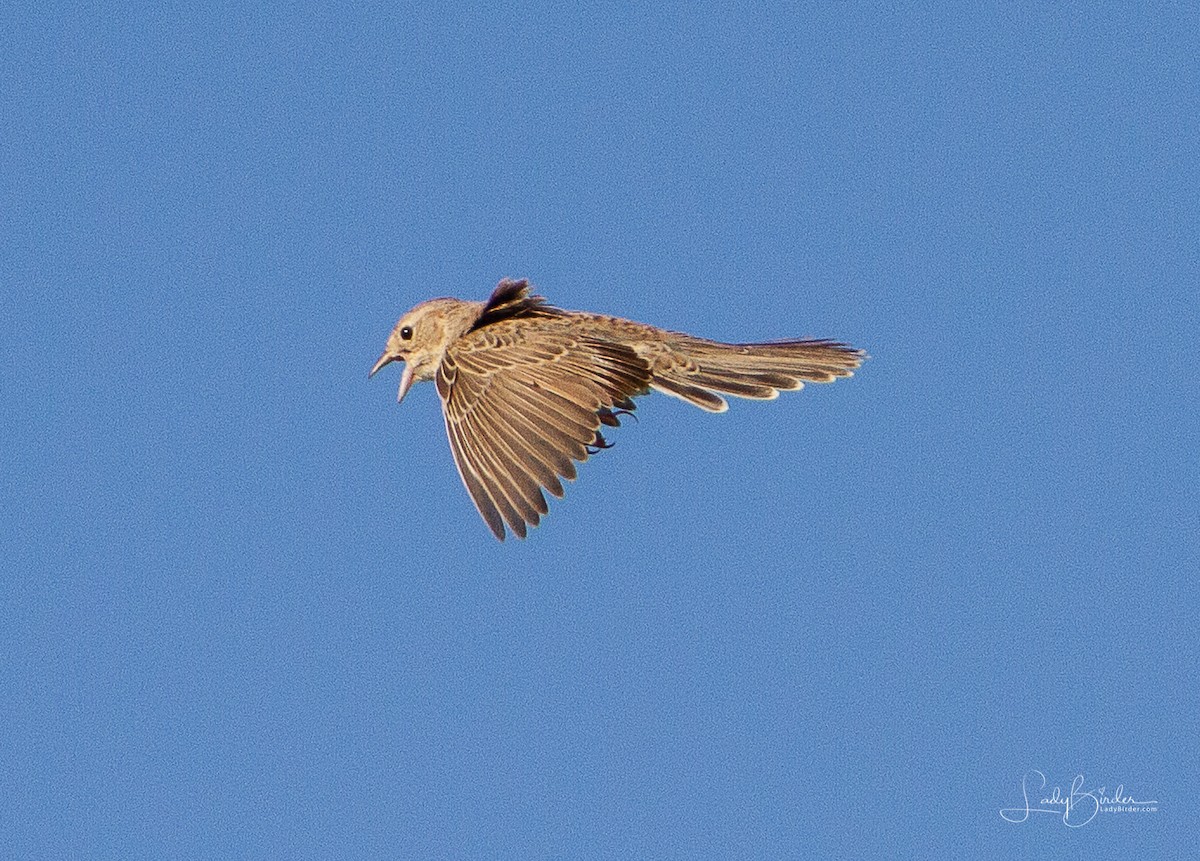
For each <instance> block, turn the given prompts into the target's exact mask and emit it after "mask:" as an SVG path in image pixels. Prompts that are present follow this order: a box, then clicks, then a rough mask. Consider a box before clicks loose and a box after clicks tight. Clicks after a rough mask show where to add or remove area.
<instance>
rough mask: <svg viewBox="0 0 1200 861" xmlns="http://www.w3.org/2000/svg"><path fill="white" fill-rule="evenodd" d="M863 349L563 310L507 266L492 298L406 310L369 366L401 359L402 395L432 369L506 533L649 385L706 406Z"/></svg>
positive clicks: (833, 369) (832, 366) (781, 386)
mask: <svg viewBox="0 0 1200 861" xmlns="http://www.w3.org/2000/svg"><path fill="white" fill-rule="evenodd" d="M865 357H866V356H865V354H864V353H863V352H862V351H861V350H855V349H853V348H852V347H848V346H846V345H844V344H838V343H835V342H832V341H775V342H771V343H765V344H723V343H720V342H717V341H706V340H704V339H703V338H694V337H692V336H691V335H685V334H682V333H680V332H668V331H666V330H665V329H658V328H656V327H654V326H648V325H646V324H644V323H635V322H633V321H632V320H623V319H621V318H619V317H606V316H603V315H601V314H589V313H586V312H583V311H565V310H563V309H561V308H555V307H553V306H551V305H547V304H545V300H544V299H542V297H540V296H533V295H530V292H529V283H528V282H527V281H525V280H520V281H515V280H511V279H505V280H503V281H501V282H500V284H499V285H498V286H497V287H496V289H495V290H494V291H493V292H492V295H491V297H490V298H489V299H488V301H487V302H464V301H461V300H458V299H431V300H430V301H428V302H423V303H421V304H420V305H418V306H417V307H415V308H413V309H412V310H411V311H409V312H408V313H407V314H405V315H404V316H403V317H401V318H400V321H399V322H398V323H396V328H395V329H394V330H393V331H392V334H391V336H390V337H389V338H388V342H387V347H386V349H384V351H383V355H382V356H380V357H379V361H378V362H376V363H375V367H373V368H372V369H371V375H372V376H373V375H374V374H375V372H376V371H378V370H379V369H380V368H382V367H383V366H384V365H387V364H390V363H391V362H395V361H397V360H403V361H404V363H405V366H404V373H403V374H402V376H401V378H400V391H399V393H398V395H397V401H400V400H403V399H404V395H405V394H406V393H407V392H408V390H409V388H410V387H411V386H412V384H413V383H414V382H419V381H423V380H436V381H437V390H438V394H439V395H440V396H441V399H442V412H443V415H444V418H445V420H446V433H447V435H448V436H449V438H450V449H451V451H452V452H453V453H454V462H455V464H456V465H457V466H458V473H459V475H460V476H461V477H462V480H463V484H464V485H466V488H467V492H468V493H470V494H471V498H472V499H473V500H474V502H475V507H476V508H478V509H479V513H480V514H481V515H482V516H483V519H484V521H486V522H487V525H488V527H489V528H490V529H491V530H492V532H493V533H494V534H495V536H496V537H497V538H499V539H500V540H501V541H503V540H504V536H505V531H504V527H505V524H507V526H508V528H509V529H511V530H512V531H513V532H514V533H515V534H516V535H518V536H520V537H521V538H524V537H525V534H526V531H527V527H528V526H537V524H538V522H539V521H540V519H541V516H542V515H543V514H545V513H546V510H547V508H546V498H545V496H544V495H543V493H542V491H543V490H548V491H550V493H552V494H553V495H554V496H558V497H561V496H562V495H563V486H562V481H561V479H564V478H565V479H567V480H573V479H574V478H575V461H579V462H582V461H585V460H587V458H588V455H589V454H592V453H593V452H594V451H595V449H597V448H606V447H607V443H606V442H605V440H604V437H603V436H602V435H601V433H600V426H601V425H606V426H609V427H616V426H617V425H619V424H620V417H621V415H623V414H628V413H629V412H630V411H632V410H633V409H634V403H633V398H635V397H638V396H639V395H644V394H648V393H649V392H650V390H651V389H657V390H658V391H660V392H666V393H667V394H669V395H674V396H675V397H678V398H682V399H683V400H685V401H688V402H690V403H693V404H695V405H696V406H698V407H700V408H701V409H704V410H708V411H710V412H718V413H719V412H724V411H725V410H726V409H727V404H726V403H725V399H724V398H723V397H722V395H734V396H736V397H740V398H758V399H771V398H775V397H778V395H779V392H780V391H781V390H790V389H799V388H802V387H803V385H804V383H805V382H816V383H830V382H833V381H834V380H835V379H837V378H838V377H848V376H851V374H852V373H853V371H854V369H855V368H857V367H858V366H859V365H860V364H862V361H863V359H864V358H865Z"/></svg>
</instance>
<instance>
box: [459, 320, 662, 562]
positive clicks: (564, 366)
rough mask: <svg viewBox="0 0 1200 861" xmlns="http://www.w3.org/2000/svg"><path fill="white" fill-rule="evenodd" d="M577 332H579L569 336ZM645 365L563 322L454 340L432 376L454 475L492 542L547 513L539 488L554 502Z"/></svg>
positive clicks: (637, 389) (645, 374) (644, 375)
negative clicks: (565, 481)
mask: <svg viewBox="0 0 1200 861" xmlns="http://www.w3.org/2000/svg"><path fill="white" fill-rule="evenodd" d="M576 328H579V329H580V330H579V331H576ZM649 381H650V369H649V367H648V366H647V364H646V362H645V361H644V360H643V359H641V358H639V357H638V355H637V354H636V353H635V352H634V351H633V350H632V349H630V348H629V347H627V346H625V345H623V344H620V343H614V342H612V341H607V340H604V339H602V338H598V337H595V336H594V335H589V334H587V333H586V331H583V330H582V327H572V326H571V325H570V323H569V321H561V320H560V321H553V322H549V323H547V322H543V323H541V324H540V325H531V324H530V322H529V321H520V320H512V321H505V322H502V323H497V324H494V325H490V326H486V327H484V328H482V329H478V330H475V331H473V332H471V333H469V334H468V335H466V336H464V337H462V338H460V339H459V340H458V341H457V342H455V343H454V344H453V345H452V346H451V348H450V349H449V350H448V351H447V352H446V356H445V358H444V359H443V360H442V363H441V365H440V367H439V368H438V374H437V388H438V393H439V394H440V395H441V398H442V411H443V414H444V417H445V419H446V434H447V436H449V438H450V449H451V451H452V452H453V453H454V462H455V465H456V466H457V467H458V473H459V475H460V476H461V477H462V481H463V484H464V485H466V488H467V492H468V493H470V494H471V499H473V500H474V502H475V507H476V508H478V509H479V513H480V515H482V516H483V519H484V521H486V522H487V525H488V526H489V527H490V528H491V530H492V532H493V533H494V534H495V535H496V537H497V538H499V539H500V540H501V541H503V540H504V535H505V533H504V524H505V523H507V524H508V527H509V529H511V530H512V531H513V532H514V533H515V534H517V535H518V536H520V537H521V538H524V537H525V534H526V531H527V530H526V526H527V525H530V526H536V525H537V524H538V522H539V520H540V519H541V515H543V514H545V513H546V510H547V508H546V499H545V497H544V496H543V495H542V489H543V488H544V489H546V490H549V491H550V492H551V493H552V494H554V495H555V496H562V494H563V487H562V483H561V481H560V480H559V479H560V478H565V479H568V480H573V479H574V478H575V464H574V463H573V461H580V462H582V461H585V460H587V458H588V454H589V452H588V447H589V446H591V445H593V444H595V443H597V442H598V441H600V440H601V439H602V438H601V437H599V436H598V430H599V428H600V424H601V423H602V422H603V423H605V424H613V423H614V421H613V412H612V410H613V409H614V408H630V407H632V403H631V402H630V398H631V397H633V396H635V395H639V394H643V393H645V392H646V391H647V390H648V388H647V387H648V384H649Z"/></svg>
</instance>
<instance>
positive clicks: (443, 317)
mask: <svg viewBox="0 0 1200 861" xmlns="http://www.w3.org/2000/svg"><path fill="white" fill-rule="evenodd" d="M482 308H483V303H481V302H463V301H461V300H458V299H430V300H429V301H428V302H422V303H421V304H420V305H418V306H417V307H415V308H413V309H412V310H411V311H409V312H408V313H407V314H405V315H404V316H403V317H401V318H400V320H399V321H398V322H397V323H396V328H394V329H392V334H391V335H389V336H388V340H387V346H386V347H385V348H384V350H383V355H382V356H380V357H379V361H378V362H376V363H375V367H373V368H371V373H370V374H368V375H367V376H368V377H373V376H375V373H376V372H377V371H378V370H379V369H380V368H382V367H383V366H384V365H390V364H391V363H392V362H396V361H403V362H404V373H403V374H401V376H400V390H399V392H397V394H396V402H397V403H399V402H400V401H402V400H404V396H405V395H406V394H407V393H408V390H409V388H411V387H412V384H413V383H415V382H422V381H424V380H432V379H433V378H434V376H435V375H436V374H437V369H438V365H440V364H441V362H442V359H443V358H444V357H445V355H446V350H448V349H449V348H450V345H451V344H453V343H454V341H456V340H457V339H458V338H460V337H462V336H463V335H465V334H466V333H467V332H468V331H469V330H470V328H471V326H472V324H474V322H475V320H476V319H477V318H478V316H479V312H480V311H481V310H482Z"/></svg>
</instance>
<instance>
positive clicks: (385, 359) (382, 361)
mask: <svg viewBox="0 0 1200 861" xmlns="http://www.w3.org/2000/svg"><path fill="white" fill-rule="evenodd" d="M399 358H400V357H399V356H396V355H393V354H391V353H389V352H388V351H387V350H384V351H383V355H382V356H380V357H379V361H378V362H376V363H375V367H373V368H371V373H369V374H367V379H368V380H369V379H371V377H373V376H375V375H376V374H377V373H379V369H380V368H382V367H383V366H384V365H390V364H391V363H392V362H394V361H396V360H397V359H399Z"/></svg>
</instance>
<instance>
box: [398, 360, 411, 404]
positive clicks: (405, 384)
mask: <svg viewBox="0 0 1200 861" xmlns="http://www.w3.org/2000/svg"><path fill="white" fill-rule="evenodd" d="M412 384H413V370H412V365H410V364H409V363H408V362H405V363H404V373H403V374H401V375H400V391H398V392H396V403H400V402H401V401H402V400H404V396H405V395H407V394H408V390H409V389H411V388H412Z"/></svg>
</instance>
